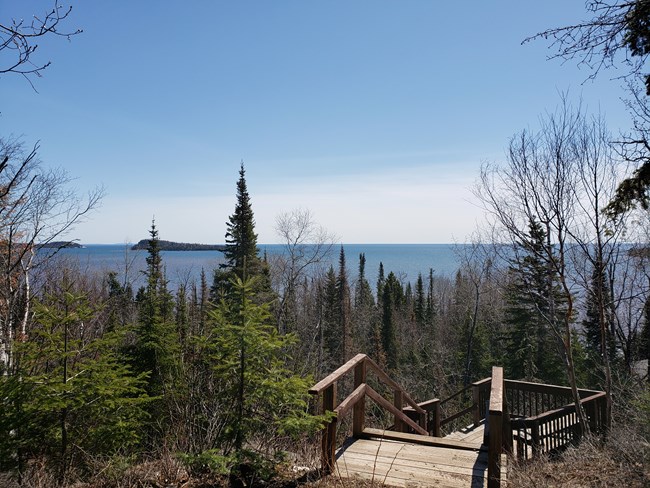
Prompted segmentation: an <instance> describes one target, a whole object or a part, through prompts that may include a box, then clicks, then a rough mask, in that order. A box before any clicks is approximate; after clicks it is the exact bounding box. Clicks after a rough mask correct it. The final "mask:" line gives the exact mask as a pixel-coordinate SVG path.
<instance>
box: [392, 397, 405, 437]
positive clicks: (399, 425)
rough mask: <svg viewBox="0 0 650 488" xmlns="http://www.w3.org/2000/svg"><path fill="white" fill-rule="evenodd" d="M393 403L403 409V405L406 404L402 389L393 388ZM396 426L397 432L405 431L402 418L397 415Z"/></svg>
mask: <svg viewBox="0 0 650 488" xmlns="http://www.w3.org/2000/svg"><path fill="white" fill-rule="evenodd" d="M393 405H395V407H397V408H398V409H399V411H400V412H401V411H402V407H403V406H404V398H403V397H402V390H393ZM394 426H395V431H396V432H404V428H405V426H404V423H403V422H402V421H401V420H400V418H399V417H398V416H397V415H395V421H394Z"/></svg>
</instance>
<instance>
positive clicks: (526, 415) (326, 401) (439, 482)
mask: <svg viewBox="0 0 650 488" xmlns="http://www.w3.org/2000/svg"><path fill="white" fill-rule="evenodd" d="M350 372H353V376H354V383H353V386H352V388H351V390H352V392H351V393H350V394H349V395H348V396H347V397H346V398H345V399H344V400H343V401H341V402H340V403H337V389H338V384H339V382H340V381H341V380H343V379H344V378H345V377H346V375H347V374H348V373H350ZM368 374H372V375H373V376H374V377H375V382H376V384H375V386H376V388H377V389H380V388H379V387H378V384H379V386H383V387H384V389H385V388H388V390H389V391H391V392H392V399H391V400H392V401H391V400H388V399H386V398H384V396H383V395H381V394H380V393H378V392H377V390H376V389H375V388H372V387H371V386H370V385H369V384H368V382H367V379H368ZM470 390H471V395H470ZM568 390H569V389H568V388H565V387H560V386H555V385H539V384H536V383H526V382H519V381H512V380H505V379H504V378H503V369H502V368H500V367H494V368H492V376H491V377H490V378H486V379H484V380H481V381H478V382H475V383H472V384H471V385H470V386H469V387H467V388H466V389H464V390H462V391H460V392H458V393H456V394H454V395H452V396H451V397H449V398H447V399H445V400H442V401H441V400H438V399H432V400H428V401H426V402H422V403H417V402H415V401H414V400H413V399H412V398H411V397H410V396H409V395H408V394H407V393H406V392H405V391H404V390H403V389H402V388H401V387H400V386H399V385H398V384H397V383H396V382H395V381H393V380H392V379H391V378H390V377H389V376H388V375H387V374H386V373H385V372H384V371H383V370H382V369H381V368H380V367H379V366H378V365H377V364H376V363H375V362H374V361H372V359H370V358H369V357H368V356H366V355H365V354H358V355H357V356H355V357H354V358H352V359H351V360H350V361H348V362H347V363H346V364H344V365H343V366H341V367H340V368H338V369H337V370H336V371H334V372H333V373H332V374H330V375H329V376H327V377H326V378H324V379H323V380H321V381H319V382H318V383H317V384H316V385H314V386H313V387H312V388H311V389H310V390H309V392H310V393H311V394H312V395H314V396H315V398H317V399H318V400H319V401H320V408H321V412H322V413H327V412H333V416H332V420H331V421H330V422H329V423H328V424H327V425H326V426H325V428H324V430H323V435H322V441H321V442H322V469H323V471H324V473H327V474H331V475H334V476H338V477H340V478H345V479H353V478H361V479H365V480H370V481H372V482H376V483H378V484H379V483H381V484H385V485H389V486H409V487H429V486H448V487H467V486H471V487H478V486H488V487H490V488H492V487H498V486H501V484H502V483H504V482H505V481H506V478H507V476H506V475H507V460H508V455H515V456H518V457H520V458H523V459H529V458H532V457H534V456H536V455H539V454H540V453H542V452H553V451H557V450H560V449H563V448H565V447H566V446H568V445H570V444H572V443H575V442H577V440H578V439H579V437H580V432H579V429H578V428H577V427H576V426H577V425H578V424H577V420H576V415H575V406H574V405H573V404H571V403H568V402H567V401H566V399H567V398H568V397H567V395H569V397H570V392H569V391H568ZM580 396H581V397H582V398H583V400H582V404H583V408H584V409H585V411H586V412H587V415H588V418H589V423H590V427H591V430H592V432H600V431H602V430H603V428H604V426H605V425H607V419H606V418H605V415H606V411H607V409H606V408H605V394H604V393H603V392H596V391H592V390H580ZM463 397H467V398H471V403H470V404H469V405H467V406H465V405H462V402H458V399H459V398H463ZM366 400H370V401H372V402H374V403H375V404H376V405H378V406H379V407H381V408H382V409H384V410H386V411H388V412H389V413H390V414H391V415H392V416H393V425H392V427H391V428H390V429H376V428H371V427H368V426H366V425H365V423H366V407H367V405H366ZM459 403H460V406H459ZM451 405H455V408H448V407H450V406H451ZM509 406H510V408H511V410H510V411H509V410H508V409H509ZM443 411H444V412H445V415H443V413H442V412H443ZM350 412H351V413H352V436H351V437H349V438H347V439H345V440H344V441H343V443H342V445H341V447H340V448H339V449H337V441H336V439H337V427H338V425H339V424H340V422H341V420H342V419H343V418H344V417H345V416H346V415H347V414H348V413H350ZM463 419H467V421H468V422H467V423H468V424H469V425H467V426H463V425H464V424H462V423H461V424H458V422H462V420H463ZM454 424H456V425H459V426H460V427H458V428H456V429H455V430H454V431H453V432H451V433H450V434H448V435H447V436H445V437H442V430H443V428H445V427H446V428H448V426H450V425H454Z"/></svg>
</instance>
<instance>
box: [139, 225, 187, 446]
mask: <svg viewBox="0 0 650 488" xmlns="http://www.w3.org/2000/svg"><path fill="white" fill-rule="evenodd" d="M149 235H150V238H149V241H148V246H147V258H146V262H147V269H146V271H144V274H145V276H146V278H147V284H146V286H145V287H144V288H141V289H140V290H139V291H138V297H137V301H138V304H139V307H140V314H139V319H138V324H137V326H136V329H135V335H136V341H135V345H134V348H133V350H132V352H131V357H132V362H133V367H134V369H135V371H136V372H137V373H146V374H148V375H149V380H148V383H147V387H146V391H147V393H148V394H149V395H150V396H151V397H154V398H157V400H156V401H155V402H152V403H151V404H150V410H149V413H150V415H151V422H150V427H151V429H150V432H149V441H150V442H156V438H157V437H158V436H159V435H162V434H164V433H163V432H155V433H154V431H155V430H156V429H157V428H159V427H160V426H165V425H167V424H166V422H165V420H164V418H163V417H164V416H165V415H166V413H165V411H166V409H165V407H164V405H165V403H166V402H168V401H170V400H171V397H172V395H173V394H174V387H173V385H174V382H175V380H176V379H177V378H178V371H179V365H180V338H179V334H178V331H177V329H176V325H175V324H174V322H173V320H172V310H173V297H172V295H171V293H169V291H168V290H167V281H166V280H165V277H164V273H163V265H162V255H161V252H160V246H159V239H158V230H157V229H156V225H155V222H152V223H151V230H150V231H149Z"/></svg>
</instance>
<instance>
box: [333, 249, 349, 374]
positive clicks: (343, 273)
mask: <svg viewBox="0 0 650 488" xmlns="http://www.w3.org/2000/svg"><path fill="white" fill-rule="evenodd" d="M336 294H337V297H338V321H339V324H338V330H339V333H340V334H341V339H342V348H343V351H342V360H343V361H347V360H348V359H350V355H351V347H352V344H351V342H352V336H353V334H352V330H351V327H352V324H351V313H352V312H351V304H350V284H349V282H348V272H347V268H346V265H345V250H344V249H343V246H341V251H340V253H339V274H338V276H337V278H336Z"/></svg>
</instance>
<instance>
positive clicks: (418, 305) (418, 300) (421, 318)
mask: <svg viewBox="0 0 650 488" xmlns="http://www.w3.org/2000/svg"><path fill="white" fill-rule="evenodd" d="M426 312H427V304H426V298H425V296H424V280H423V279H422V273H418V280H417V281H416V282H415V307H414V314H415V322H416V323H417V324H418V325H419V326H420V327H424V324H425V322H426Z"/></svg>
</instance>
